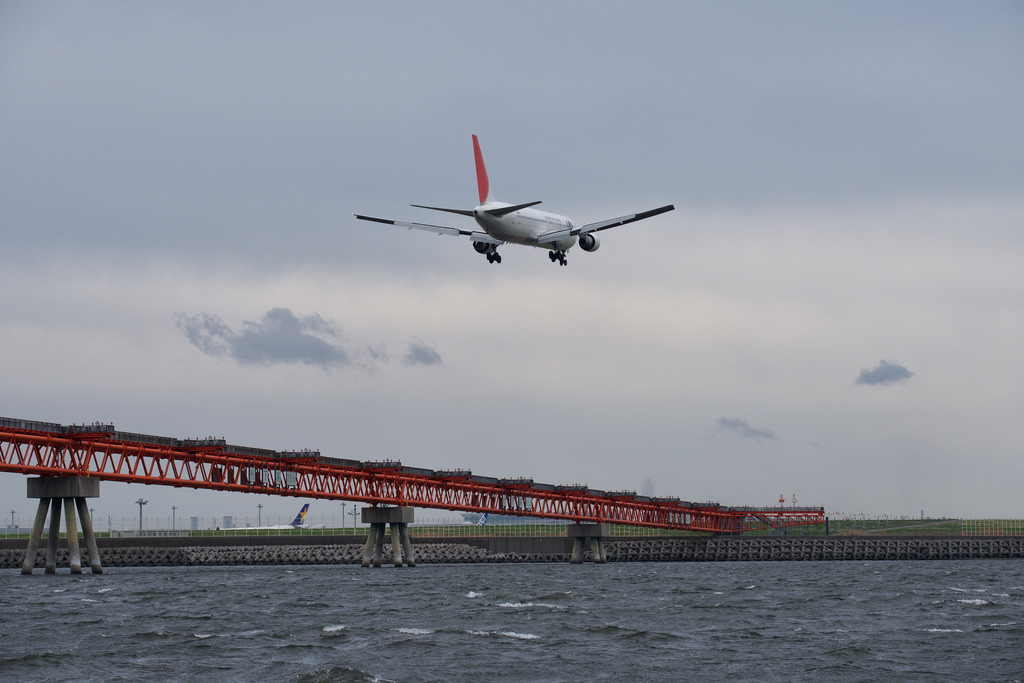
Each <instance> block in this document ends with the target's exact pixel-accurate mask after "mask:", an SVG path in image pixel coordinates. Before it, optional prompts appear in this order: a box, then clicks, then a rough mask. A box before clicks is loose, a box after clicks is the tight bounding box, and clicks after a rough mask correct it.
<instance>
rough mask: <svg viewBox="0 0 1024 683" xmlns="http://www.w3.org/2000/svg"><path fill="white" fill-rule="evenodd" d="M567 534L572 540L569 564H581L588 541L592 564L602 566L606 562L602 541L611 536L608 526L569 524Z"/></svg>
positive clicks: (606, 557)
mask: <svg viewBox="0 0 1024 683" xmlns="http://www.w3.org/2000/svg"><path fill="white" fill-rule="evenodd" d="M567 533H568V536H569V538H571V539H572V555H570V556H569V564H583V553H584V548H585V547H586V546H585V544H586V541H587V540H588V539H589V540H590V554H591V556H592V557H593V559H594V562H595V563H597V564H604V563H605V562H607V561H608V555H607V554H606V553H605V551H604V539H605V538H607V537H609V536H611V527H610V526H609V525H608V524H570V525H569V527H568V529H567Z"/></svg>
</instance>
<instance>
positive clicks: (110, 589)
mask: <svg viewBox="0 0 1024 683" xmlns="http://www.w3.org/2000/svg"><path fill="white" fill-rule="evenodd" d="M112 590H114V589H113V588H101V589H99V590H98V591H96V592H97V593H109V592H110V591H112Z"/></svg>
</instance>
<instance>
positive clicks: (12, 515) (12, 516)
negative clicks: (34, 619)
mask: <svg viewBox="0 0 1024 683" xmlns="http://www.w3.org/2000/svg"><path fill="white" fill-rule="evenodd" d="M342 519H344V517H342ZM11 528H12V529H13V528H14V510H11Z"/></svg>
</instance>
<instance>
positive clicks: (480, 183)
mask: <svg viewBox="0 0 1024 683" xmlns="http://www.w3.org/2000/svg"><path fill="white" fill-rule="evenodd" d="M473 156H474V157H475V158H476V186H477V189H478V190H480V203H481V204H486V203H487V199H488V198H489V197H490V194H491V184H490V183H489V182H488V180H487V168H486V167H485V166H484V155H483V154H481V153H480V141H479V140H477V139H476V135H474V136H473Z"/></svg>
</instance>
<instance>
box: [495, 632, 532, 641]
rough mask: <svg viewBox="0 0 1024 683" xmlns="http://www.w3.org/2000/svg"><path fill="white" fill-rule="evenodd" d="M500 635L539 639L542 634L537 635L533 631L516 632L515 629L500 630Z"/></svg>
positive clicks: (520, 638)
mask: <svg viewBox="0 0 1024 683" xmlns="http://www.w3.org/2000/svg"><path fill="white" fill-rule="evenodd" d="M498 635H499V636H505V637H506V638H518V639H519V640H539V639H540V636H536V635H534V634H532V633H516V632H515V631H498Z"/></svg>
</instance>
